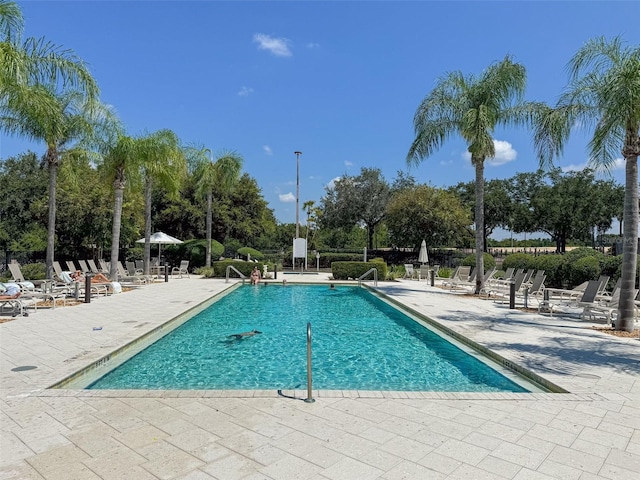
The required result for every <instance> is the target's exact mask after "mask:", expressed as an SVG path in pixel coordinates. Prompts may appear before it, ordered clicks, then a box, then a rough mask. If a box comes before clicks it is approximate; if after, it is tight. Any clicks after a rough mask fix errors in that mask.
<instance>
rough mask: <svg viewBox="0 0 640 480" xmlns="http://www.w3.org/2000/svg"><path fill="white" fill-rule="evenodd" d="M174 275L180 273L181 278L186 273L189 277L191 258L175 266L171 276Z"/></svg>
mask: <svg viewBox="0 0 640 480" xmlns="http://www.w3.org/2000/svg"><path fill="white" fill-rule="evenodd" d="M174 275H178V276H179V278H182V276H183V275H186V276H187V278H189V260H182V261H181V262H180V266H179V267H173V268H172V269H171V276H172V277H173V276H174Z"/></svg>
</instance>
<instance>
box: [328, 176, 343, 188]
mask: <svg viewBox="0 0 640 480" xmlns="http://www.w3.org/2000/svg"><path fill="white" fill-rule="evenodd" d="M338 180H340V177H335V178H332V179H331V180H329V183H327V188H330V189H332V188H333V187H335V186H336V182H337V181H338Z"/></svg>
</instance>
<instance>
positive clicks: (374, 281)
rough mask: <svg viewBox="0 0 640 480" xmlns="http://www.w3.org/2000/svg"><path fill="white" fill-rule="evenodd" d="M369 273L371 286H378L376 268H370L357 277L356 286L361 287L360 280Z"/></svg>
mask: <svg viewBox="0 0 640 480" xmlns="http://www.w3.org/2000/svg"><path fill="white" fill-rule="evenodd" d="M371 272H373V286H374V287H377V286H378V269H377V268H376V267H373V268H370V269H369V270H367V271H366V272H365V273H363V274H362V275H360V276H359V277H358V286H359V287H361V286H362V279H363V278H364V277H366V276H368V275H369V274H370V273H371Z"/></svg>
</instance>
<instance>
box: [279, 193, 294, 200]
mask: <svg viewBox="0 0 640 480" xmlns="http://www.w3.org/2000/svg"><path fill="white" fill-rule="evenodd" d="M278 198H280V201H281V202H282V203H291V202H295V201H296V196H295V195H294V194H293V193H291V192H289V193H284V194H282V193H281V194H280V195H278Z"/></svg>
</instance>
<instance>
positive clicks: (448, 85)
mask: <svg viewBox="0 0 640 480" xmlns="http://www.w3.org/2000/svg"><path fill="white" fill-rule="evenodd" d="M525 85H526V73H525V68H524V66H522V65H520V64H518V63H514V62H512V61H511V59H510V58H509V57H505V58H504V60H502V61H501V62H499V63H496V64H494V65H491V66H490V67H489V68H488V69H487V70H485V72H484V73H483V74H482V75H481V76H480V77H476V76H472V75H469V76H464V75H463V74H462V73H461V72H452V73H449V74H448V75H446V76H445V77H443V78H441V79H440V80H439V81H438V83H437V85H436V87H435V88H434V89H433V90H432V91H431V93H430V94H429V95H427V96H426V97H425V98H424V100H423V101H422V103H421V104H420V106H419V107H418V109H417V111H416V113H415V116H414V128H415V139H414V141H413V143H412V144H411V147H410V148H409V153H408V154H407V163H408V164H409V165H412V164H418V163H420V162H421V161H422V160H423V159H425V158H427V157H429V156H431V155H432V154H433V153H435V152H436V151H437V150H438V149H439V148H440V147H441V146H442V145H443V144H444V142H445V141H446V140H447V139H448V138H449V137H450V136H452V135H454V134H458V135H460V136H461V137H462V138H463V139H464V140H465V141H466V142H467V145H468V147H467V149H468V151H469V153H470V154H471V163H472V164H473V165H474V167H475V170H476V178H475V197H476V209H475V221H476V267H477V268H478V270H479V271H484V263H483V256H482V253H483V251H484V161H485V160H486V159H487V158H493V157H494V156H495V146H494V143H493V137H492V134H493V131H494V130H495V128H496V126H498V125H508V124H520V123H524V122H526V121H528V120H529V118H530V117H531V116H532V115H533V113H534V112H535V111H537V109H538V108H539V106H538V105H536V104H531V103H520V102H519V101H520V99H521V98H522V97H523V95H524V90H525ZM483 277H484V276H483V275H478V276H477V279H476V290H475V291H476V294H477V293H479V292H480V290H481V289H482V286H483V285H482V283H483V280H484V278H483Z"/></svg>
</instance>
